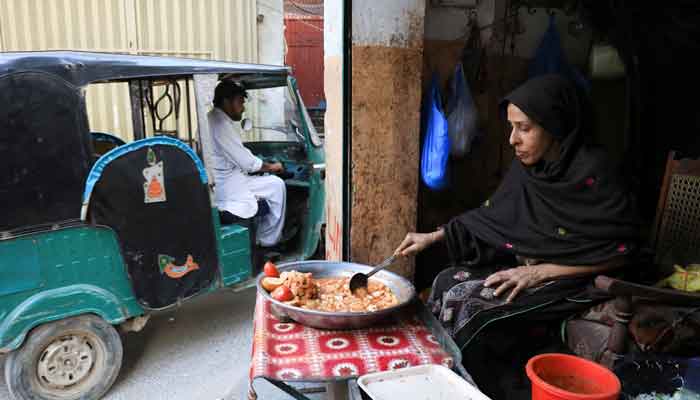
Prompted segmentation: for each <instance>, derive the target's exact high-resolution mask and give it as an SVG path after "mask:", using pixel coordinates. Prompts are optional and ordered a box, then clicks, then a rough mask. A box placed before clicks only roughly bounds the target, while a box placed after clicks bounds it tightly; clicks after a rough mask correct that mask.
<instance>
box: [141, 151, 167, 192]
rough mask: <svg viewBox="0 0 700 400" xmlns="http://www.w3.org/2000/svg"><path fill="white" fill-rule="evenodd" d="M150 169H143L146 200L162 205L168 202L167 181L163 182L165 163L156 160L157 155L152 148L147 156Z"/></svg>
mask: <svg viewBox="0 0 700 400" xmlns="http://www.w3.org/2000/svg"><path fill="white" fill-rule="evenodd" d="M146 161H148V167H146V168H144V169H143V177H144V178H145V179H146V182H144V184H143V193H144V200H143V202H144V203H146V204H148V203H160V202H164V201H166V197H165V181H164V180H163V161H157V160H156V153H155V152H154V151H153V149H152V148H150V147H149V148H148V153H147V155H146Z"/></svg>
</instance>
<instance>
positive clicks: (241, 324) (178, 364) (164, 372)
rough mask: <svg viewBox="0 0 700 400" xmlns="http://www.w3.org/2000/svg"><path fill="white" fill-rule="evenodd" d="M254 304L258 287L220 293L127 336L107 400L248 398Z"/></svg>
mask: <svg viewBox="0 0 700 400" xmlns="http://www.w3.org/2000/svg"><path fill="white" fill-rule="evenodd" d="M254 305H255V289H254V288H251V289H246V290H244V291H242V292H238V293H233V292H231V291H221V292H218V293H214V294H210V295H206V296H202V297H200V298H196V299H193V300H191V301H189V302H187V303H185V304H184V305H183V306H182V307H181V308H179V309H177V310H173V311H169V312H164V313H161V314H159V315H155V316H153V317H152V318H151V320H150V321H149V322H148V324H147V325H146V327H145V328H144V330H143V331H141V332H139V333H130V334H127V335H126V336H125V337H124V338H123V342H124V362H123V365H122V369H121V372H120V374H119V377H118V378H117V381H116V383H115V384H114V386H113V387H112V389H111V390H110V391H109V392H108V394H107V396H105V397H104V400H139V399H148V400H160V399H163V400H165V399H167V400H218V399H223V400H237V399H245V398H246V396H245V395H246V393H247V387H248V366H249V363H250V353H251V341H252V334H253V325H252V319H253V308H254ZM3 364H4V357H2V356H0V380H2V382H1V383H0V400H10V399H11V398H10V394H9V392H8V390H7V387H6V386H5V383H4V376H5V374H4V370H3V367H2V365H3ZM255 387H256V390H257V392H258V396H259V398H260V399H264V400H287V399H291V397H289V396H287V395H286V394H284V393H282V392H280V391H279V390H278V389H277V388H275V387H273V386H271V385H269V384H265V383H264V382H262V383H256V386H255ZM318 396H319V395H314V396H310V398H312V399H320V398H322V397H318Z"/></svg>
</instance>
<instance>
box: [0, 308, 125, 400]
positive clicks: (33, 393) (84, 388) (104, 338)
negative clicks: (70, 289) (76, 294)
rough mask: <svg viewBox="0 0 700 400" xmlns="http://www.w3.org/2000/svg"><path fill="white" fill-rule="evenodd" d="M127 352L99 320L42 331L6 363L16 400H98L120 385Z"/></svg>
mask: <svg viewBox="0 0 700 400" xmlns="http://www.w3.org/2000/svg"><path fill="white" fill-rule="evenodd" d="M122 355H123V348H122V342H121V339H120V337H119V333H117V330H116V329H115V328H114V327H113V326H112V325H111V324H109V323H107V322H106V321H105V320H103V319H102V318H100V317H97V316H95V315H81V316H78V317H73V318H67V319H64V320H60V321H56V322H50V323H47V324H44V325H41V326H39V327H37V328H35V329H34V330H32V332H31V333H30V334H29V335H28V336H27V340H26V341H25V343H24V345H23V346H22V347H21V348H20V349H18V350H16V351H13V352H12V353H10V354H9V355H8V357H7V359H6V361H5V381H6V383H7V386H8V388H9V390H10V393H11V394H12V396H13V397H14V398H15V399H16V400H77V399H81V400H97V399H100V398H101V397H102V396H103V395H104V394H105V393H106V392H107V390H109V388H110V387H111V386H112V384H113V383H114V381H115V379H116V378H117V375H118V374H119V369H120V368H121V364H122Z"/></svg>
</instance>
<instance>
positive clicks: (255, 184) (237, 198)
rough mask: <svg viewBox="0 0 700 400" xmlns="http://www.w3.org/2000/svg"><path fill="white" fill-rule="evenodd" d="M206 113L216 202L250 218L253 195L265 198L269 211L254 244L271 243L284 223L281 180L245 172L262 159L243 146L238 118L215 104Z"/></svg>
mask: <svg viewBox="0 0 700 400" xmlns="http://www.w3.org/2000/svg"><path fill="white" fill-rule="evenodd" d="M207 117H208V119H209V132H210V135H211V138H212V144H213V146H212V148H211V149H210V150H209V158H210V159H211V163H212V164H213V165H212V167H211V170H212V173H213V175H214V182H216V186H215V188H214V193H215V196H214V198H215V202H216V206H217V207H218V208H219V210H225V211H228V212H230V213H231V214H233V215H236V216H238V217H240V218H251V217H252V216H254V215H255V213H257V212H258V202H257V199H258V198H262V199H265V200H266V201H267V203H268V205H269V206H270V212H269V213H268V214H267V215H265V216H263V217H262V218H261V219H260V223H259V224H258V227H257V239H258V244H260V245H262V246H267V247H269V246H273V245H275V244H276V243H277V242H279V240H280V237H281V236H282V228H283V227H284V215H285V208H286V197H287V190H286V188H285V185H284V181H283V180H282V179H280V178H279V177H277V176H275V175H266V176H250V175H248V174H250V173H252V172H257V171H259V170H260V168H261V167H262V164H263V161H262V160H261V159H260V158H258V157H256V156H255V155H253V153H251V151H250V150H248V149H247V148H246V147H245V146H243V140H242V139H241V130H242V128H241V124H240V122H237V121H233V120H232V119H231V118H230V117H229V116H228V115H226V113H225V112H223V111H222V110H220V109H219V108H217V107H214V108H213V109H212V110H211V111H210V112H209V113H208V115H207Z"/></svg>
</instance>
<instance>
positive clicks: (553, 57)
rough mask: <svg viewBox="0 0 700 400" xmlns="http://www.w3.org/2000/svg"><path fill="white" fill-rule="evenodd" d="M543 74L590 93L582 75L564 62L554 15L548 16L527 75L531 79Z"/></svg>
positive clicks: (588, 85)
mask: <svg viewBox="0 0 700 400" xmlns="http://www.w3.org/2000/svg"><path fill="white" fill-rule="evenodd" d="M545 74H559V75H563V76H565V77H567V78H569V79H571V81H572V82H574V83H575V84H576V85H577V86H578V87H580V88H581V89H584V90H585V91H586V92H588V91H590V87H591V86H590V84H589V83H588V81H587V80H586V78H584V77H583V74H581V72H579V71H578V70H577V69H576V68H574V67H572V66H571V65H570V64H569V63H568V62H567V61H566V55H565V54H564V50H562V48H561V38H560V36H559V31H558V30H557V24H556V21H555V19H554V14H552V15H550V16H549V26H548V27H547V30H546V31H545V33H544V35H543V36H542V41H541V42H540V45H539V47H537V51H536V52H535V58H533V59H532V61H531V62H530V69H529V74H528V75H529V77H530V78H533V77H535V76H538V75H545Z"/></svg>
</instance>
